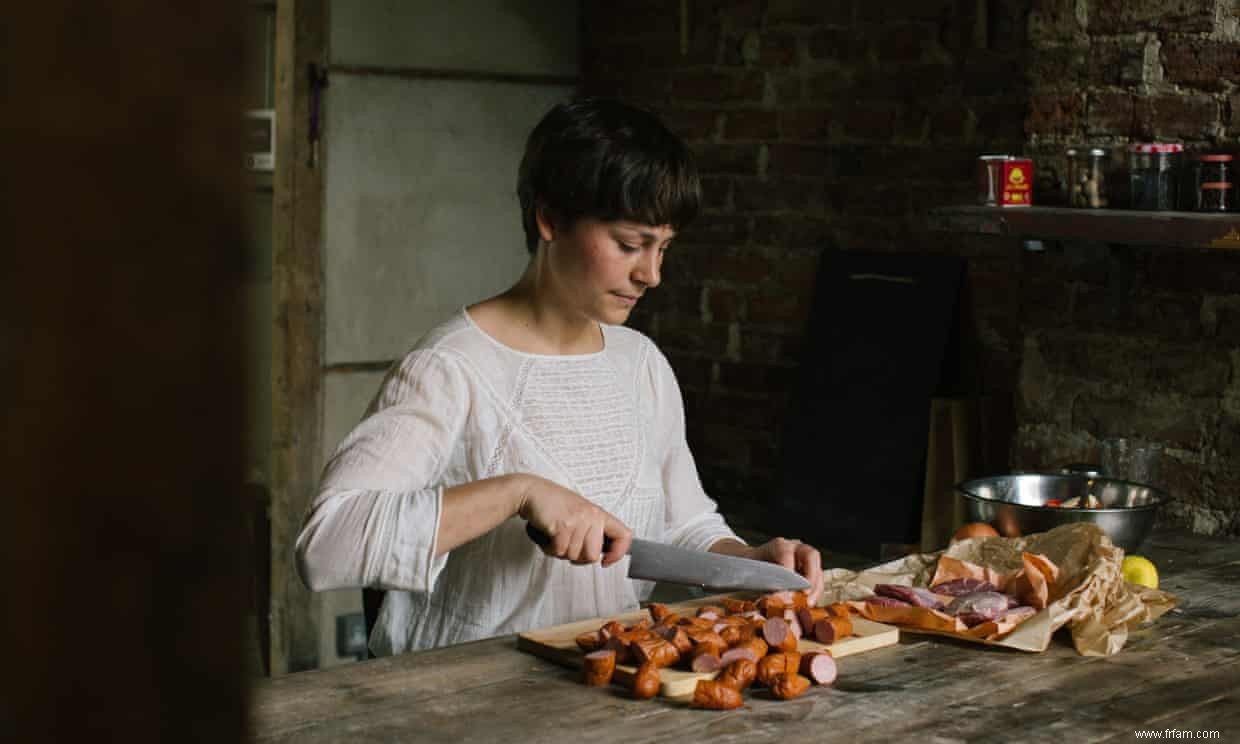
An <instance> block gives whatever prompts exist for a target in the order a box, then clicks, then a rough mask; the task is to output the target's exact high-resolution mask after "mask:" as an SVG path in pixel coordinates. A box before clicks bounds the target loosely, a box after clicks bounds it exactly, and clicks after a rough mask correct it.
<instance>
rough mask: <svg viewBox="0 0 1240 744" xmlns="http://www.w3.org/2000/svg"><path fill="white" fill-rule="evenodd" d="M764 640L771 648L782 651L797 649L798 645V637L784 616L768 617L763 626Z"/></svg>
mask: <svg viewBox="0 0 1240 744" xmlns="http://www.w3.org/2000/svg"><path fill="white" fill-rule="evenodd" d="M762 640H764V641H766V642H767V643H768V644H769V645H770V647H771V648H775V649H779V650H780V651H795V650H796V647H797V637H796V636H795V635H793V633H792V629H791V628H789V627H788V622H787V621H786V620H784V619H783V618H782V617H768V618H767V619H766V623H765V624H764V625H763V626H762Z"/></svg>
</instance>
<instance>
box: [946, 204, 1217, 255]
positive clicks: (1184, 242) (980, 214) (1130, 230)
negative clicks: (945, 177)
mask: <svg viewBox="0 0 1240 744" xmlns="http://www.w3.org/2000/svg"><path fill="white" fill-rule="evenodd" d="M929 221H930V229H932V230H938V231H945V232H957V233H974V234H985V235H1006V236H1010V237H1019V238H1030V239H1042V240H1088V241H1097V242H1102V243H1127V244H1139V245H1174V246H1182V247H1194V248H1218V249H1223V250H1240V213H1236V212H1231V213H1227V214H1206V213H1200V212H1142V211H1137V210H1131V209H1070V208H1067V207H980V206H956V207H940V208H938V209H933V210H931V211H930V218H929Z"/></svg>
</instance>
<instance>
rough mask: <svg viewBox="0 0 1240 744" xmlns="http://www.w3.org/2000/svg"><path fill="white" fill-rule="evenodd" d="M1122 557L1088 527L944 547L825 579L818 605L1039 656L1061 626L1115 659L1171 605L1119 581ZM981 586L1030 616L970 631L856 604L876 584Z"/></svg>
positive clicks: (945, 620)
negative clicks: (965, 582) (1135, 631)
mask: <svg viewBox="0 0 1240 744" xmlns="http://www.w3.org/2000/svg"><path fill="white" fill-rule="evenodd" d="M1123 560H1124V551H1123V550H1122V549H1120V548H1117V547H1116V546H1115V545H1114V544H1112V542H1111V539H1110V538H1109V537H1107V535H1106V533H1105V532H1103V531H1102V529H1101V528H1099V527H1098V526H1097V525H1094V524H1088V523H1077V524H1067V525H1062V526H1060V527H1056V528H1055V529H1053V530H1050V531H1049V532H1042V533H1038V534H1035V535H1029V536H1026V537H1015V538H1005V537H993V538H972V539H968V540H962V541H960V542H957V543H955V544H953V545H951V546H949V547H948V548H947V549H946V550H941V551H938V552H934V553H922V554H916V555H910V556H906V557H904V558H901V559H898V560H895V561H890V562H888V563H884V564H882V565H880V566H875V567H873V568H870V569H866V570H865V571H862V572H859V573H858V572H855V571H848V570H845V569H833V570H830V571H827V572H826V591H824V592H823V596H822V598H821V599H820V600H819V604H820V605H823V606H825V605H828V604H831V603H832V602H850V603H851V604H852V606H853V607H854V608H855V609H856V610H857V612H858V613H859V614H861V615H862V616H863V617H866V618H869V619H871V620H875V621H877V622H882V623H890V624H894V625H899V626H900V627H901V628H903V629H905V630H911V631H915V632H925V633H935V634H940V635H948V636H952V637H954V638H961V639H964V640H969V641H975V642H979V643H987V644H992V645H996V646H1006V647H1008V648H1015V649H1019V650H1021V651H1034V652H1038V651H1045V650H1046V648H1047V646H1049V645H1050V640H1051V636H1052V634H1054V632H1055V631H1056V630H1058V629H1059V628H1060V627H1063V626H1065V625H1066V626H1067V627H1068V630H1069V632H1070V633H1071V634H1072V642H1073V644H1074V645H1075V646H1076V650H1077V652H1078V653H1080V654H1082V655H1084V656H1109V655H1111V654H1115V653H1117V652H1119V650H1120V649H1122V648H1123V647H1124V643H1125V642H1126V641H1127V640H1128V631H1129V630H1130V629H1131V628H1134V627H1136V626H1138V625H1140V624H1142V623H1146V622H1149V621H1151V620H1154V619H1155V618H1157V617H1159V616H1160V615H1162V614H1163V613H1165V612H1166V611H1167V610H1170V609H1171V608H1172V607H1174V606H1175V604H1176V601H1177V600H1176V598H1175V596H1174V595H1172V594H1169V593H1167V592H1163V591H1159V590H1156V589H1148V588H1146V587H1143V586H1138V585H1136V584H1129V583H1127V582H1125V581H1124V579H1123V574H1122V571H1121V568H1120V564H1121V563H1122V562H1123ZM958 578H975V579H983V580H986V581H989V582H990V583H992V584H994V585H995V586H996V587H998V588H999V590H1000V591H1003V592H1005V593H1007V594H1011V595H1013V596H1015V597H1017V598H1018V599H1020V600H1021V601H1022V602H1023V604H1025V605H1028V606H1030V607H1033V608H1034V609H1036V610H1037V612H1036V613H1035V614H1033V615H1032V616H1031V617H1028V618H1027V619H1024V620H1023V621H1016V622H1013V621H1004V620H1002V619H1001V620H1000V621H991V622H985V623H982V624H980V625H977V626H974V627H972V628H969V627H966V626H965V624H964V622H963V621H961V620H960V619H959V618H956V617H953V616H952V615H949V614H947V613H945V612H941V611H937V610H930V609H926V608H922V607H882V606H876V605H872V604H868V603H866V602H865V601H864V600H865V598H866V597H870V596H873V594H874V587H875V586H876V585H878V584H902V585H905V586H916V587H927V588H928V587H930V586H933V585H936V584H938V583H940V582H943V581H949V580H951V579H958Z"/></svg>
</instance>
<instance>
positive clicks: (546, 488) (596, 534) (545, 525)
mask: <svg viewBox="0 0 1240 744" xmlns="http://www.w3.org/2000/svg"><path fill="white" fill-rule="evenodd" d="M526 478H527V480H526V483H525V487H524V488H523V489H522V498H521V504H520V507H519V508H518V509H517V515H518V516H519V517H521V518H522V519H524V520H526V521H527V522H529V523H530V524H532V525H533V526H535V527H537V528H538V529H540V530H542V531H543V532H545V533H546V534H547V536H548V537H550V538H551V541H550V542H549V543H547V545H546V546H544V547H543V549H542V551H543V552H544V553H546V554H547V555H549V556H551V557H553V558H563V559H564V560H567V561H572V562H573V563H576V564H579V565H586V564H590V563H597V562H598V560H599V558H600V557H601V558H602V559H603V563H602V565H603V566H604V567H607V566H610V565H611V564H613V563H615V562H616V561H618V560H620V559H621V558H623V557H624V556H625V555H626V554H627V553H628V552H629V545H630V544H631V543H632V542H633V531H632V530H630V529H629V528H628V527H626V526H624V523H623V522H621V521H620V520H619V519H616V518H615V517H614V516H612V515H611V514H610V513H608V512H607V511H605V510H603V509H600V508H599V507H598V506H596V505H595V504H593V503H591V502H590V501H589V500H588V499H586V498H584V497H583V496H581V495H580V494H578V493H576V492H574V491H571V490H569V489H567V488H565V487H563V486H561V485H560V484H558V483H554V482H552V481H549V480H547V479H546V478H540V477H538V476H536V475H528V476H526ZM604 537H608V538H611V546H610V549H609V550H607V551H606V552H603V538H604Z"/></svg>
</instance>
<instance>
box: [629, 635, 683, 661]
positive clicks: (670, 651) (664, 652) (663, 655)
mask: <svg viewBox="0 0 1240 744" xmlns="http://www.w3.org/2000/svg"><path fill="white" fill-rule="evenodd" d="M629 648H630V649H632V651H633V658H634V659H636V661H637V663H638V664H654V665H655V666H656V667H659V668H663V667H667V666H671V665H672V664H675V663H676V662H678V661H680V652H679V651H677V650H676V647H675V646H673V645H672V644H671V643H669V642H668V641H665V640H663V639H662V638H646V639H643V640H640V641H634V642H633V643H632V644H630V646H629Z"/></svg>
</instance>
